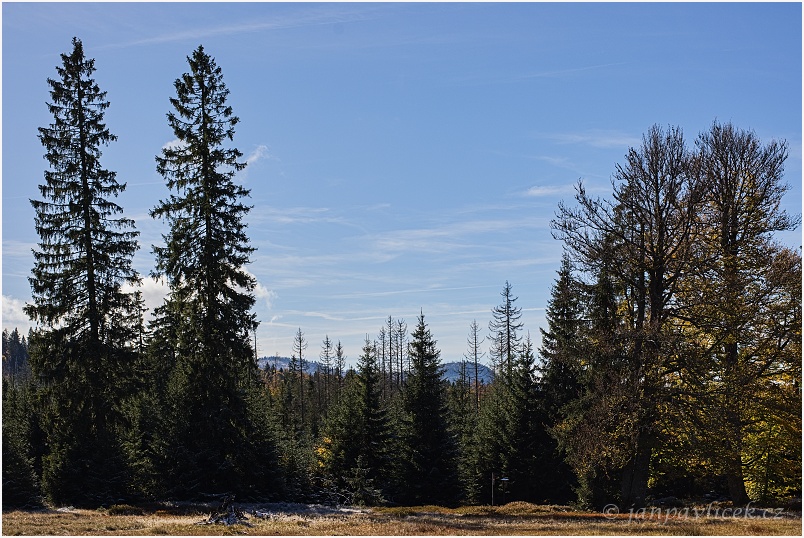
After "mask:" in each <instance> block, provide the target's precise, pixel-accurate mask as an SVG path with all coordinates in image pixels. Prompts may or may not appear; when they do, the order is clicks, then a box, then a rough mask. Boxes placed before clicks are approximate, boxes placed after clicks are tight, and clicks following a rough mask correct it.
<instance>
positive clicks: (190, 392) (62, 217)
mask: <svg viewBox="0 0 804 538" xmlns="http://www.w3.org/2000/svg"><path fill="white" fill-rule="evenodd" d="M95 70H96V67H95V62H94V60H93V59H90V58H87V57H86V56H85V54H84V49H83V45H82V42H81V41H80V40H79V39H77V38H76V39H74V40H73V42H72V49H71V50H70V51H69V52H67V53H64V54H62V55H61V65H59V66H58V67H57V68H56V72H55V73H54V75H53V78H50V79H47V81H42V82H43V84H47V86H48V89H49V95H50V100H49V102H48V104H47V106H48V111H49V117H52V121H51V122H50V123H48V124H47V125H44V126H41V127H40V128H39V130H38V133H39V139H40V141H41V144H42V147H43V151H44V156H45V159H46V163H47V165H46V169H45V170H44V175H43V180H40V181H41V182H40V184H39V196H38V197H37V198H36V199H33V200H31V201H30V203H31V204H32V205H33V209H34V211H35V222H34V226H35V229H36V232H37V234H38V236H39V242H38V245H37V247H36V248H35V250H34V266H33V267H32V269H31V273H30V276H29V281H30V286H31V292H32V300H31V302H30V303H28V304H27V306H26V314H27V315H28V316H29V317H30V319H31V320H32V321H33V322H34V323H35V327H36V328H35V329H32V330H31V331H30V332H29V333H28V334H20V332H19V331H17V330H14V331H12V332H10V333H9V332H8V331H4V332H3V343H2V349H3V407H2V409H3V421H2V432H3V442H2V447H3V449H2V450H3V454H2V455H3V484H2V493H3V495H2V498H3V505H4V507H13V506H22V507H26V506H38V505H42V504H43V503H46V504H49V505H73V506H86V507H97V506H108V505H110V504H114V503H124V502H125V503H137V502H146V501H153V500H164V499H177V500H195V499H204V498H208V497H209V496H213V495H219V494H223V493H227V494H231V495H234V496H235V497H236V498H237V499H238V500H243V501H245V500H266V501H267V500H271V501H294V502H308V503H324V504H327V503H337V504H353V505H391V506H393V505H403V506H406V505H411V506H412V505H426V504H433V505H442V506H457V505H461V504H491V503H495V502H496V503H502V502H510V501H517V500H521V501H528V502H532V503H546V504H576V505H579V506H584V507H588V508H593V509H600V508H602V507H603V506H604V505H606V504H608V503H617V504H618V505H619V506H644V505H645V503H647V502H649V501H650V500H651V499H656V498H659V497H668V496H673V497H677V498H680V499H701V498H704V497H705V496H708V495H715V496H716V497H718V498H724V499H729V500H730V501H732V502H733V503H735V505H738V504H742V505H744V504H746V503H749V502H764V503H772V502H788V501H789V500H790V499H796V498H799V499H800V497H801V453H802V447H801V439H802V431H801V425H802V417H801V410H802V401H801V365H802V350H801V328H802V319H801V298H802V289H801V284H802V275H801V251H800V248H799V249H793V248H790V247H787V246H784V245H782V244H780V243H778V242H777V241H776V239H775V235H774V234H775V233H777V232H780V231H787V230H794V229H796V228H797V227H798V226H799V225H800V216H798V215H789V214H787V213H785V212H784V211H782V210H781V209H780V201H781V199H782V197H783V195H784V194H785V192H786V191H787V190H788V186H787V185H786V183H785V178H784V166H785V160H786V158H787V156H788V151H789V146H788V143H787V142H786V141H784V140H760V139H759V138H758V136H757V135H756V134H755V133H754V132H753V131H752V130H750V129H746V128H742V127H740V126H737V125H733V124H731V123H728V122H720V121H717V120H716V121H713V123H711V124H710V125H708V126H693V127H697V128H702V129H701V130H700V132H699V134H697V136H694V137H687V136H685V135H684V134H683V133H682V130H681V128H680V127H676V126H659V125H656V126H654V127H652V128H650V129H649V130H648V131H647V132H645V133H644V134H643V136H642V141H641V144H638V145H637V146H636V147H631V148H623V150H624V152H625V155H624V158H623V159H622V161H621V162H619V163H618V164H616V165H615V167H614V169H613V170H611V171H610V172H611V174H612V176H611V178H612V180H611V192H609V193H607V194H605V195H604V196H600V197H598V196H595V195H593V194H592V193H590V192H588V191H587V189H585V187H584V184H583V182H579V183H578V184H577V186H576V189H575V196H574V199H567V200H565V201H564V202H562V203H561V204H559V205H558V206H557V207H555V208H554V213H553V215H552V220H551V223H550V226H551V230H552V235H553V237H554V239H555V240H556V241H558V242H560V243H561V245H562V246H563V252H564V256H563V260H562V263H561V266H560V269H559V271H558V272H557V273H556V274H555V278H554V280H553V281H552V282H546V283H545V284H544V285H545V286H550V290H551V293H550V300H549V303H548V304H547V305H546V306H547V308H546V321H547V326H546V327H544V328H542V329H540V330H538V331H536V329H537V328H535V327H526V326H525V324H524V323H523V321H522V310H521V307H520V306H519V304H518V303H517V300H518V297H517V293H516V287H515V284H516V283H509V282H504V283H503V282H500V283H499V286H500V287H499V289H500V295H499V297H500V299H499V302H498V304H496V305H495V304H489V305H488V315H487V317H486V318H485V319H478V320H476V321H475V322H473V323H472V324H471V325H470V326H467V327H466V335H467V336H466V351H465V354H464V356H463V357H443V356H442V355H441V351H440V349H439V343H438V327H437V326H434V325H432V324H431V323H429V322H428V319H427V312H426V311H421V312H420V314H419V315H418V316H417V318H416V319H407V320H405V319H399V318H396V317H395V316H394V314H393V313H392V312H389V316H388V318H387V320H386V322H385V323H383V324H382V325H381V326H378V327H376V331H377V332H376V333H375V334H373V335H367V336H366V338H365V343H364V345H363V346H362V349H354V350H351V349H350V350H347V349H344V346H342V345H341V343H340V341H339V340H338V336H337V335H335V334H333V335H331V338H330V336H327V337H326V338H325V339H324V341H323V342H313V341H308V339H307V338H306V336H305V332H304V327H300V328H299V329H298V331H297V332H296V333H295V338H294V341H293V347H292V349H287V350H281V353H282V354H287V355H288V356H289V357H290V359H289V361H288V362H287V363H282V364H281V365H278V364H277V363H276V361H271V360H267V361H266V360H258V357H257V351H256V349H255V345H254V340H253V339H252V335H253V334H254V331H255V329H256V328H257V325H258V321H257V318H256V316H255V314H254V313H253V310H252V307H253V306H254V303H255V293H254V291H255V286H256V279H255V278H254V277H253V276H252V275H251V274H250V273H249V272H248V271H247V270H246V267H247V266H248V264H249V263H251V260H252V256H253V254H254V253H255V248H254V247H253V246H251V242H250V238H249V230H248V229H247V226H246V224H245V220H244V218H245V216H246V215H247V214H248V213H249V211H251V210H252V209H253V207H251V206H250V205H249V202H248V195H249V190H248V189H246V188H245V187H244V186H242V185H241V184H239V183H238V182H237V181H236V173H237V172H238V171H240V170H242V169H244V168H245V166H246V162H245V160H244V159H243V153H242V152H241V151H239V150H238V149H236V142H237V137H236V128H237V125H238V122H239V118H238V116H237V115H236V112H238V113H246V111H235V110H233V109H232V107H231V106H230V105H229V104H228V100H227V99H228V96H229V90H228V89H227V86H226V84H225V82H224V74H223V71H222V69H221V67H220V66H218V65H217V63H216V61H215V59H214V57H213V56H212V55H211V54H210V53H209V52H208V51H207V50H206V49H205V48H204V47H202V46H199V47H198V48H196V49H195V50H194V51H192V53H191V54H190V55H189V56H188V57H187V64H186V72H185V73H184V74H181V75H180V76H179V77H178V78H177V79H176V80H175V83H174V88H175V94H174V95H171V96H165V97H166V98H168V97H169V102H170V111H169V113H168V114H167V123H168V125H169V128H170V129H171V130H172V133H173V134H174V135H175V138H176V140H177V142H176V143H174V144H172V145H169V146H166V147H164V148H163V149H162V150H161V153H160V154H158V155H156V160H155V162H156V171H157V172H158V174H159V175H160V176H161V177H162V178H164V182H165V184H166V185H167V187H168V189H169V192H170V194H169V196H167V197H166V198H165V199H162V200H154V201H153V206H152V209H151V211H150V217H151V218H153V219H154V220H155V221H157V222H160V223H161V224H162V225H163V230H164V232H163V234H162V239H163V241H162V242H161V243H160V244H158V245H153V246H152V247H151V248H152V252H153V257H154V267H153V270H152V274H150V275H141V274H138V272H137V271H135V270H134V268H133V266H132V257H133V255H134V253H135V252H136V251H137V249H138V248H139V242H138V236H139V232H138V231H137V223H136V222H134V221H133V220H132V219H130V218H128V217H126V216H124V215H125V210H124V208H123V207H121V206H120V205H118V204H117V197H118V195H119V194H120V193H121V192H123V190H124V189H125V184H124V183H119V182H118V181H117V178H116V173H115V171H114V170H109V169H106V168H104V164H103V158H102V151H103V149H104V148H105V147H107V146H109V145H110V144H114V143H115V142H116V140H117V136H116V135H115V134H114V133H113V132H112V130H110V128H109V127H107V125H106V123H105V118H104V117H105V112H106V110H107V108H109V107H110V106H112V104H111V102H110V98H109V97H108V96H107V94H106V92H105V91H104V90H103V88H101V87H100V86H99V84H98V83H97V82H96V80H95V78H94V73H95ZM115 106H117V104H116V103H115ZM120 106H124V105H123V104H121V105H120ZM156 113H161V111H156ZM152 277H154V278H161V279H164V280H165V281H166V282H167V284H168V286H169V293H168V295H167V297H166V298H165V300H164V302H163V303H162V304H161V305H160V306H159V307H158V308H155V309H153V310H152V311H146V308H145V303H144V300H143V297H142V294H141V293H140V292H139V291H137V286H138V284H139V283H140V282H142V280H143V279H146V278H152ZM492 284H497V283H492ZM131 290H134V291H131ZM531 331H536V332H531ZM453 361H460V366H459V368H458V374H457V375H455V376H451V377H450V378H447V377H445V375H444V370H445V364H446V363H447V362H453ZM348 364H356V366H347V365H348ZM485 365H489V366H490V368H491V370H492V371H493V376H482V375H480V373H479V372H480V370H481V369H482V368H483V366H485Z"/></svg>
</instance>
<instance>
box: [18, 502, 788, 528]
mask: <svg viewBox="0 0 804 538" xmlns="http://www.w3.org/2000/svg"><path fill="white" fill-rule="evenodd" d="M238 508H239V509H240V510H242V512H243V513H245V514H246V515H247V519H246V520H245V521H244V523H242V524H234V525H223V524H202V523H203V522H204V521H205V520H207V518H208V516H209V514H210V509H209V507H208V506H204V505H197V504H196V505H193V504H181V505H168V504H165V505H160V506H151V507H147V508H138V507H111V508H110V509H108V510H81V509H71V508H61V509H48V510H38V511H9V512H4V513H3V517H2V533H3V535H8V536H15V535H39V536H42V535H103V536H110V535H181V536H189V535H201V536H209V535H215V536H217V535H254V536H271V535H274V536H277V535H279V536H338V535H348V536H392V535H396V536H401V535H407V536H416V535H419V536H421V535H427V536H432V535H446V536H456V535H498V536H500V535H601V534H602V535H721V536H722V535H741V536H745V535H795V536H800V535H801V534H802V526H801V515H800V514H789V513H787V514H776V513H775V512H770V511H769V512H765V511H760V512H756V513H752V514H751V515H750V517H747V516H738V515H733V514H731V513H730V514H729V515H728V516H727V517H723V515H722V514H713V512H712V511H711V510H710V515H708V516H707V515H705V513H704V510H703V508H702V509H701V510H700V511H699V512H698V514H697V515H696V514H695V513H694V512H693V511H691V510H686V511H685V510H677V511H675V512H673V511H666V510H662V511H660V512H656V511H654V512H653V513H652V514H651V513H650V512H645V513H643V514H629V513H627V512H626V513H621V514H616V515H613V514H609V515H604V514H602V513H594V512H582V511H577V510H574V509H571V508H568V507H561V506H539V505H533V504H528V503H521V502H517V503H509V504H507V505H505V506H499V507H490V506H467V507H461V508H454V509H451V508H442V507H438V506H419V507H405V508H370V509H368V508H367V509H359V508H352V509H349V508H342V509H336V508H332V507H323V506H317V505H313V506H308V505H291V504H263V505H248V504H242V505H238Z"/></svg>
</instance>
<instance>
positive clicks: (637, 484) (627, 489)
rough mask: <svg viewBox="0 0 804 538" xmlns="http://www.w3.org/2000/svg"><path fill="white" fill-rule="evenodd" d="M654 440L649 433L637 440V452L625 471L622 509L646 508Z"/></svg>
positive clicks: (622, 486) (622, 488)
mask: <svg viewBox="0 0 804 538" xmlns="http://www.w3.org/2000/svg"><path fill="white" fill-rule="evenodd" d="M652 446H653V439H652V437H651V436H650V434H648V433H640V434H639V437H638V438H637V446H636V451H635V452H634V456H633V457H632V458H631V461H629V462H628V464H627V465H626V466H625V469H623V477H622V482H621V490H620V496H621V499H620V501H621V504H622V508H623V509H624V508H630V507H634V508H641V507H643V506H645V497H646V496H647V493H648V477H649V476H650V456H651V447H652Z"/></svg>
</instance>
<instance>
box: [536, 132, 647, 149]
mask: <svg viewBox="0 0 804 538" xmlns="http://www.w3.org/2000/svg"><path fill="white" fill-rule="evenodd" d="M537 137H539V138H546V139H549V140H553V141H555V142H557V143H559V144H579V145H584V146H592V147H595V148H622V149H623V150H625V149H627V148H628V147H631V146H637V145H639V144H640V143H641V142H642V139H641V138H640V137H638V136H634V135H632V134H629V133H624V132H622V131H615V130H605V129H590V130H587V131H582V132H578V133H552V134H539V135H537Z"/></svg>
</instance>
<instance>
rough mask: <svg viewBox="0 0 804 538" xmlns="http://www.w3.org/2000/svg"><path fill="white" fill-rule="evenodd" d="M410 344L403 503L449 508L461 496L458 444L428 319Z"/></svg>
mask: <svg viewBox="0 0 804 538" xmlns="http://www.w3.org/2000/svg"><path fill="white" fill-rule="evenodd" d="M411 338H412V340H411V342H410V346H409V356H410V363H411V371H410V373H409V374H408V378H407V384H406V385H405V388H404V392H403V402H404V403H403V406H404V411H405V417H406V418H405V422H404V424H403V432H402V445H403V447H402V469H401V470H402V474H401V476H400V477H399V478H400V479H401V480H400V482H401V489H400V495H399V499H398V500H399V501H400V502H402V503H406V504H445V505H450V504H454V503H456V502H457V501H458V499H459V496H460V491H459V483H458V473H457V468H456V462H455V456H456V452H457V443H456V440H455V438H454V436H453V435H452V432H450V430H449V427H448V413H449V410H448V408H447V402H446V390H445V388H446V387H445V383H446V382H445V381H444V380H443V379H442V373H443V368H442V367H441V362H440V360H439V356H440V355H441V352H440V351H439V350H438V349H437V348H436V341H435V339H434V338H433V336H432V334H431V333H430V329H429V328H428V327H427V324H426V323H425V322H424V313H422V314H421V315H420V316H419V319H418V323H417V325H416V330H415V331H414V332H413V334H412V335H411Z"/></svg>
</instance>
